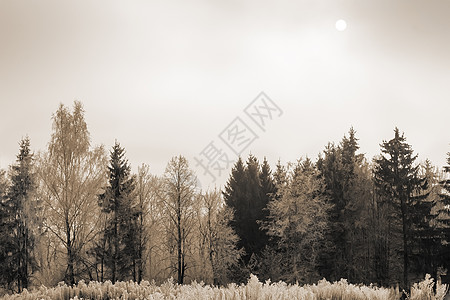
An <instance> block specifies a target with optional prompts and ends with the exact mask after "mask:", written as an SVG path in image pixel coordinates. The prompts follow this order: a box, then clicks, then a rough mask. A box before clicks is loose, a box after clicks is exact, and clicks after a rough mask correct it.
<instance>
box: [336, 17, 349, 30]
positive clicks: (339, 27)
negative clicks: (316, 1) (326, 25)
mask: <svg viewBox="0 0 450 300" xmlns="http://www.w3.org/2000/svg"><path fill="white" fill-rule="evenodd" d="M346 28H347V22H345V20H342V19H341V20H337V21H336V29H337V30H338V31H344V30H345V29H346Z"/></svg>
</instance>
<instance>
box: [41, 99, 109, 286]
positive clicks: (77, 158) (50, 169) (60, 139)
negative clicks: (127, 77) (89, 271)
mask: <svg viewBox="0 0 450 300" xmlns="http://www.w3.org/2000/svg"><path fill="white" fill-rule="evenodd" d="M52 119H53V133H52V135H51V139H50V143H49V144H48V149H47V151H46V152H45V153H42V155H41V157H40V168H39V178H40V180H41V186H42V189H43V193H42V195H43V199H42V200H43V201H44V202H45V206H46V219H45V221H44V225H45V228H46V230H47V231H48V232H49V234H52V235H54V236H55V237H56V238H57V239H58V240H59V242H60V247H61V248H62V249H63V250H64V252H65V253H64V256H65V262H66V263H65V265H66V266H67V267H66V269H65V272H64V273H65V276H64V280H65V281H66V282H67V283H69V284H75V282H76V279H77V278H78V276H79V275H80V273H81V272H82V269H83V264H82V262H83V259H84V257H83V255H84V254H85V253H86V248H87V245H88V244H89V243H90V242H91V241H92V240H93V238H94V237H95V235H96V234H97V221H98V218H97V216H98V214H99V207H98V205H97V195H98V194H100V193H101V187H102V186H104V185H105V181H106V169H105V166H106V164H107V162H106V155H105V151H104V149H103V147H95V148H92V147H91V143H90V137H89V131H88V128H87V124H86V121H85V119H84V110H83V106H82V104H81V102H78V101H75V102H74V106H73V111H70V110H69V109H68V108H67V107H66V106H64V105H63V104H61V105H60V106H59V108H58V110H57V111H56V113H55V114H54V115H53V117H52Z"/></svg>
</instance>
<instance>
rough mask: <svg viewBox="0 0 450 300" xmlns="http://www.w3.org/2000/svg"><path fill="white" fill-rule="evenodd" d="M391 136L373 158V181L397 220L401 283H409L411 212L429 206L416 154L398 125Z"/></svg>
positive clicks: (424, 212)
mask: <svg viewBox="0 0 450 300" xmlns="http://www.w3.org/2000/svg"><path fill="white" fill-rule="evenodd" d="M394 134H395V135H394V138H393V139H391V140H390V141H384V142H383V143H382V144H381V152H382V154H381V156H380V158H378V159H375V170H374V177H375V184H376V186H377V188H378V191H379V192H380V193H381V194H382V195H383V196H384V197H385V199H386V200H387V204H388V205H389V206H390V207H391V208H392V213H393V216H392V218H394V219H397V221H399V222H400V224H399V225H400V228H399V230H400V232H401V243H402V249H401V253H402V255H403V270H402V271H403V272H402V273H403V280H402V283H403V286H404V288H407V287H408V286H409V281H408V272H409V269H410V246H411V243H412V235H413V230H414V229H416V227H417V226H420V224H418V223H417V220H415V219H414V216H415V215H417V214H421V215H422V216H426V215H428V214H429V213H430V212H429V211H427V209H429V206H428V205H426V203H425V202H424V201H423V200H424V199H425V198H426V196H427V195H426V194H425V193H424V190H425V189H426V188H427V182H426V178H421V177H420V176H419V166H417V165H414V162H415V160H416V158H417V155H413V150H412V148H411V146H410V145H409V144H407V143H406V138H405V137H404V135H403V134H400V131H399V129H398V128H395V130H394Z"/></svg>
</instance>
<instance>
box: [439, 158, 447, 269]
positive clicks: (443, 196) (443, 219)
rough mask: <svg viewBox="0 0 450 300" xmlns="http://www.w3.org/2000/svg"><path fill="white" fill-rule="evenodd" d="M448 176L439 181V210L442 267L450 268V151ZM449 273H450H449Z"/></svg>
mask: <svg viewBox="0 0 450 300" xmlns="http://www.w3.org/2000/svg"><path fill="white" fill-rule="evenodd" d="M444 173H445V174H446V176H445V177H444V178H443V179H442V180H441V181H440V182H439V186H440V187H441V190H440V193H439V196H440V206H439V210H438V211H437V213H438V215H439V218H438V222H439V226H438V228H439V230H440V232H441V234H440V236H441V238H440V245H441V249H440V251H439V252H440V254H439V257H440V258H441V264H442V267H444V268H445V269H447V270H450V152H448V153H447V166H444ZM447 274H448V273H447Z"/></svg>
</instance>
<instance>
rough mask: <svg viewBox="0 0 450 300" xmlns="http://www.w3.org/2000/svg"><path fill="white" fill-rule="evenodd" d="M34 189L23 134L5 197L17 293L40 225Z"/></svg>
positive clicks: (25, 280) (25, 285)
mask: <svg viewBox="0 0 450 300" xmlns="http://www.w3.org/2000/svg"><path fill="white" fill-rule="evenodd" d="M35 188H36V183H35V174H34V170H33V154H32V153H31V150H30V140H29V138H28V137H26V138H24V139H23V140H22V141H21V142H20V150H19V154H18V155H17V162H16V164H15V165H13V166H12V167H11V186H10V188H9V192H8V199H7V208H8V210H9V219H10V222H11V229H12V231H11V235H12V241H13V244H14V251H13V252H12V256H11V260H12V261H11V262H12V265H13V270H12V272H13V274H14V278H15V280H16V284H17V290H18V292H21V291H22V290H23V289H26V288H28V285H29V281H30V276H31V272H32V271H33V269H34V267H35V262H34V259H33V248H34V233H36V232H37V229H38V227H40V226H39V224H38V222H37V220H36V216H37V215H38V214H37V213H36V210H37V209H38V207H39V205H38V204H37V202H36V200H35V199H34V197H33V196H34V195H33V193H34V190H35Z"/></svg>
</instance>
